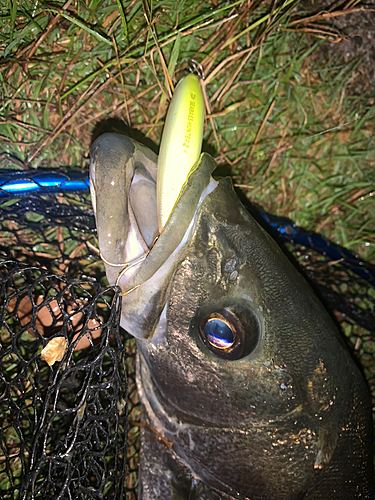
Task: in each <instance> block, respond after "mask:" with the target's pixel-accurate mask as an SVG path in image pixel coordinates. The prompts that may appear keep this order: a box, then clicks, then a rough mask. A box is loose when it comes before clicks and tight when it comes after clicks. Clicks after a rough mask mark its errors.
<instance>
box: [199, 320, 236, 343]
mask: <svg viewBox="0 0 375 500" xmlns="http://www.w3.org/2000/svg"><path fill="white" fill-rule="evenodd" d="M204 334H205V336H206V339H207V341H208V342H209V343H210V344H211V345H212V346H213V347H216V349H228V348H229V347H232V345H233V344H234V341H235V337H234V333H233V331H232V329H231V328H230V327H229V326H228V325H227V324H226V323H225V322H224V321H223V320H221V319H218V318H212V319H209V320H208V321H207V323H206V325H205V326H204Z"/></svg>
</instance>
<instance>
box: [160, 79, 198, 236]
mask: <svg viewBox="0 0 375 500" xmlns="http://www.w3.org/2000/svg"><path fill="white" fill-rule="evenodd" d="M203 123H204V99H203V92H202V88H201V85H200V81H199V78H198V77H197V76H196V75H194V74H192V73H191V74H189V75H187V76H186V77H185V78H183V79H182V80H180V82H179V83H178V85H177V87H176V90H175V92H174V94H173V97H172V100H171V103H170V106H169V109H168V113H167V118H166V120H165V125H164V131H163V135H162V139H161V144H160V151H159V159H158V173H157V183H156V185H157V207H158V210H157V211H158V224H159V231H160V232H161V231H162V230H163V228H164V226H165V224H166V222H167V220H168V218H169V216H170V214H171V212H172V210H173V208H174V206H175V204H176V201H177V199H178V197H179V194H180V192H181V189H182V187H183V186H184V184H185V182H186V180H187V178H188V177H189V174H190V171H191V169H192V168H193V167H194V165H195V163H196V162H197V160H198V158H199V155H200V152H201V149H202V137H203Z"/></svg>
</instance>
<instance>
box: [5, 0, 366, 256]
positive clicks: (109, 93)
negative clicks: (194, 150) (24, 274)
mask: <svg viewBox="0 0 375 500" xmlns="http://www.w3.org/2000/svg"><path fill="white" fill-rule="evenodd" d="M191 5H192V4H191V2H186V1H180V2H178V3H176V2H172V1H163V2H162V1H158V2H155V1H154V2H136V1H132V2H121V1H120V0H117V1H116V2H114V1H104V2H102V1H101V2H98V1H91V2H86V3H82V2H72V1H68V2H66V3H65V4H63V3H55V4H49V3H42V4H37V5H36V6H34V2H31V1H25V2H22V4H21V3H20V2H15V1H8V2H7V4H6V6H5V8H3V9H2V10H1V11H0V14H1V17H0V23H1V30H0V43H1V51H2V52H3V57H2V59H1V66H0V68H1V72H0V82H1V93H2V109H1V116H2V119H1V122H0V140H1V144H2V147H1V150H2V159H3V164H4V165H6V166H10V165H11V166H13V167H14V166H17V168H25V169H27V168H36V167H37V166H41V165H43V166H53V167H59V166H60V165H72V166H82V168H84V169H86V168H87V158H88V156H89V149H90V145H91V142H92V138H93V136H95V135H96V134H97V133H98V130H99V129H100V126H101V125H102V126H105V122H106V121H108V120H110V119H112V125H113V123H114V124H115V128H116V127H117V128H118V129H119V130H121V129H123V128H124V126H125V125H126V127H130V128H131V129H132V130H133V132H134V131H137V133H138V136H137V137H140V138H141V139H142V138H143V139H144V140H145V141H146V142H147V141H151V142H152V144H153V146H154V149H156V150H157V147H158V144H159V143H160V135H161V131H162V126H163V118H164V116H165V112H166V108H167V104H168V99H169V97H170V95H171V91H172V86H173V83H175V82H176V81H177V79H178V77H179V76H181V72H182V71H183V70H184V69H185V68H186V67H187V65H188V63H189V61H190V60H191V59H192V58H194V59H195V60H196V61H197V62H198V63H199V64H201V66H202V68H203V70H204V74H205V86H206V93H207V99H208V101H209V109H208V113H207V120H206V126H205V148H206V149H207V150H208V151H210V152H211V153H212V154H213V155H214V156H215V157H216V159H217V161H218V163H219V164H226V165H229V166H230V168H231V174H232V175H234V176H235V179H236V182H237V183H238V184H240V185H244V186H247V193H248V196H249V198H250V199H251V200H252V201H255V202H257V203H258V204H259V205H261V206H262V207H263V208H264V209H265V210H269V211H270V212H272V213H274V214H278V215H285V216H289V217H290V218H292V219H293V220H295V221H296V222H297V223H298V224H300V225H302V226H304V227H306V228H309V229H315V230H317V231H320V232H322V233H323V234H324V235H325V236H327V237H329V238H331V239H333V240H334V241H335V242H337V243H339V244H341V245H343V246H346V247H348V248H350V249H352V250H353V251H354V252H355V253H358V254H359V255H361V256H362V257H363V258H365V259H367V260H374V258H375V238H374V234H373V221H374V217H375V208H374V203H373V202H372V195H373V192H374V188H373V186H374V180H375V179H374V177H375V174H374V142H373V138H372V128H373V124H374V114H375V107H374V100H373V98H371V96H366V95H362V96H355V95H352V94H351V93H350V89H351V84H352V83H353V80H355V78H356V75H358V71H359V68H358V63H357V64H351V65H350V64H349V65H348V64H346V63H344V62H340V61H335V62H334V61H330V63H329V64H325V65H324V66H322V64H321V62H320V60H319V58H318V57H316V52H317V50H318V49H319V45H320V43H321V42H320V39H319V38H311V37H310V38H307V36H306V31H309V30H310V28H309V25H308V23H307V22H306V21H304V19H305V18H306V17H307V15H306V14H305V13H304V12H303V11H302V10H301V7H296V2H291V1H290V0H287V1H284V2H279V3H277V4H276V6H274V7H272V5H273V4H272V3H271V2H244V3H240V2H224V3H223V2H221V3H220V4H217V3H216V2H215V1H213V0H212V1H211V2H202V3H199V2H194V4H193V7H191ZM272 9H273V10H272ZM318 21H319V19H318ZM315 24H316V21H315ZM300 30H302V32H300ZM320 31H323V29H321V30H320ZM325 32H327V29H325ZM329 36H330V37H331V39H333V36H334V34H333V33H331V34H330V35H329ZM174 62H176V64H174ZM168 68H169V71H170V76H171V79H170V78H169V76H168V75H169V74H168Z"/></svg>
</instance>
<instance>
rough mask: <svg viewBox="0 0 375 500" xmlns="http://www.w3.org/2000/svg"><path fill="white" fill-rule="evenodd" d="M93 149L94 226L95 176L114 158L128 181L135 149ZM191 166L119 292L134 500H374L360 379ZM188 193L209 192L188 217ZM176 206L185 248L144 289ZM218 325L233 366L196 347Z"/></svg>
mask: <svg viewBox="0 0 375 500" xmlns="http://www.w3.org/2000/svg"><path fill="white" fill-rule="evenodd" d="M103 137H104V139H103ZM98 141H99V142H98ZM98 141H97V142H96V143H95V144H94V146H93V151H92V172H95V175H96V180H95V183H94V184H93V187H92V189H94V190H95V198H96V206H94V209H95V210H96V217H97V221H98V220H99V218H98V213H99V212H100V213H101V212H102V211H103V206H104V208H105V206H106V201H105V200H104V199H103V200H102V201H101V200H100V189H101V182H104V183H105V182H106V181H102V180H101V179H102V178H101V177H100V174H99V172H101V171H103V172H105V175H104V174H103V179H104V178H106V176H108V172H109V171H110V169H111V168H112V167H111V165H113V163H114V160H113V159H111V151H112V152H113V151H118V149H119V148H123V150H124V152H123V153H122V155H123V157H124V160H123V164H124V165H125V167H126V168H127V169H128V171H131V170H132V169H134V168H135V167H134V165H135V163H134V161H133V158H134V151H136V150H137V148H138V147H141V146H139V145H138V144H137V143H134V142H133V141H130V140H129V139H127V138H120V136H102V138H99V140H98ZM127 141H128V142H127ZM103 152H104V153H103ZM99 157H100V158H102V157H105V158H106V161H105V162H104V163H103V161H102V160H98V158H99ZM150 158H151V159H152V156H151V154H150ZM200 163H201V165H200V166H201V169H202V170H199V169H198V170H197V171H195V172H194V173H193V174H192V175H191V179H189V182H188V184H187V186H186V188H185V189H184V191H183V193H182V195H181V197H180V200H179V201H178V204H177V206H176V209H175V210H174V211H173V213H172V216H171V219H170V220H169V221H168V223H167V226H166V228H165V230H164V231H163V233H162V234H161V236H160V238H159V240H158V241H157V242H156V244H155V246H154V247H153V249H152V250H151V252H150V254H149V255H148V257H147V258H146V260H145V261H144V263H143V264H141V265H140V268H139V269H138V270H137V271H136V272H135V274H134V275H133V276H132V277H131V278H130V279H129V281H128V282H127V283H124V284H123V285H122V286H123V290H124V291H126V290H127V289H129V288H131V287H132V286H134V283H136V285H140V286H139V287H138V288H137V289H136V290H135V291H131V292H130V293H129V294H128V295H126V296H124V299H123V311H122V315H123V321H122V324H123V326H124V327H126V328H127V329H128V330H129V332H130V333H133V334H134V335H135V336H136V338H137V345H138V349H139V354H138V358H139V359H138V374H137V385H138V389H139V394H140V399H141V402H142V405H143V410H142V411H143V415H142V419H143V422H144V423H147V424H148V425H149V428H144V429H142V449H141V462H140V495H139V498H141V499H142V500H154V499H165V500H172V499H173V500H187V499H190V500H193V499H194V500H198V499H199V500H219V499H223V500H226V499H241V500H333V499H342V500H352V499H357V498H358V499H371V500H373V493H374V485H373V465H372V456H373V447H372V446H373V445H372V443H373V435H372V428H373V427H372V425H373V424H372V418H371V405H370V398H369V394H368V389H367V387H366V384H365V382H364V380H363V378H362V375H361V373H360V371H359V370H358V368H357V366H356V364H355V363H354V361H353V360H352V359H351V357H350V355H349V353H348V351H347V349H346V346H345V344H344V342H343V340H342V337H341V334H340V333H339V332H338V330H337V329H336V326H335V324H334V323H333V321H332V320H331V318H330V316H329V315H328V313H327V312H326V311H325V309H324V307H323V306H322V304H321V303H320V302H319V300H318V299H317V298H316V297H315V295H314V293H313V291H312V290H311V288H310V287H309V285H308V284H307V283H306V282H305V280H304V279H303V278H302V277H301V275H300V274H299V272H298V271H297V270H296V269H295V268H294V266H293V265H292V264H291V263H290V262H289V261H288V259H287V258H286V257H285V255H284V254H283V253H282V252H281V250H280V249H279V247H278V246H277V244H276V243H275V242H274V241H273V240H272V239H271V237H270V236H269V235H268V234H267V233H265V231H264V230H263V229H262V228H261V227H260V226H259V225H258V224H257V222H256V221H255V220H254V219H253V218H252V217H251V216H250V215H249V213H248V212H247V211H246V210H245V209H244V207H243V206H242V204H241V203H240V202H239V200H238V198H237V196H236V194H235V193H234V191H233V188H232V184H231V181H230V180H229V179H222V180H220V181H218V182H216V183H215V182H214V181H210V180H207V178H205V179H206V180H204V179H203V180H202V179H200V177H201V176H203V177H204V176H205V175H206V174H205V172H206V173H207V172H209V173H210V172H212V170H213V169H214V167H215V164H214V162H213V160H212V159H211V158H210V157H209V156H208V155H203V156H202V157H201V160H200ZM125 167H124V168H125ZM201 172H203V173H202V174H201ZM128 178H131V176H130V177H129V176H128ZM200 182H201V184H202V185H203V187H202V191H203V190H204V186H207V185H209V186H211V190H209V192H207V194H206V196H204V197H201V201H200V203H199V206H198V205H197V204H195V205H194V206H192V203H191V198H189V196H191V192H193V191H194V186H197V185H199V183H200ZM207 183H208V184H207ZM130 184H131V183H130ZM130 184H129V183H128V185H127V186H126V189H131V187H130ZM116 196H120V194H119V193H114V197H113V199H115V198H116ZM184 203H185V204H186V207H190V208H189V210H193V215H189V217H188V219H189V218H190V219H189V220H191V218H192V217H193V218H194V221H193V223H192V224H191V226H190V232H189V235H188V238H186V243H185V244H184V245H180V246H177V247H176V248H177V249H175V250H174V251H173V252H172V250H168V251H167V254H168V252H169V254H168V255H166V257H165V260H164V262H165V264H162V265H160V266H159V268H158V271H157V272H155V273H154V274H153V275H152V277H151V278H150V277H149V278H147V279H146V281H144V280H143V278H142V276H143V277H144V276H149V275H148V274H147V272H148V271H147V267H149V268H150V269H151V268H152V266H153V265H154V263H155V262H156V261H157V259H158V258H159V257H158V256H160V255H161V254H162V252H163V248H166V247H167V246H168V242H170V240H171V238H170V237H169V234H171V233H169V232H168V231H169V227H168V224H170V225H171V226H170V227H171V228H172V229H173V228H174V227H176V225H177V224H178V220H182V219H183V217H182V215H181V214H186V213H187V211H188V209H187V208H185V209H184V208H183V207H184ZM180 208H181V210H180ZM179 210H180V212H179ZM175 212H176V213H175ZM175 215H176V218H175V219H174V216H175ZM178 217H179V219H178ZM128 229H129V228H127V230H126V233H127V234H128V233H129V230H128ZM172 229H171V230H170V231H171V232H172ZM105 230H106V231H107V230H108V224H107V225H106V227H105ZM98 231H99V235H100V233H101V232H102V233H103V231H104V227H103V226H101V225H99V224H98ZM164 233H165V234H166V236H165V234H164ZM101 241H102V244H103V246H104V249H105V244H104V243H103V238H102V240H101ZM121 244H122V245H123V246H124V242H122V243H121ZM101 250H102V251H103V249H102V248H101ZM158 252H159V253H158ZM153 255H155V257H153ZM170 255H172V257H171V256H170ZM176 255H177V257H176ZM128 256H129V255H128ZM126 258H127V255H123V256H121V259H125V260H123V262H126ZM133 258H134V256H132V258H130V259H127V260H133ZM121 259H120V260H121ZM172 261H173V262H172ZM170 262H172V264H170ZM142 266H144V267H143V269H142ZM165 267H166V268H167V269H168V270H167V271H163V269H164V268H165ZM112 270H113V269H112ZM141 273H143V275H142V274H141ZM137 274H138V276H139V277H138V278H137ZM149 274H150V273H149ZM159 276H161V278H160V289H158V288H157V287H156V283H158V279H159ZM137 280H138V281H137ZM150 283H152V286H151V285H150ZM144 297H147V300H148V302H149V303H152V305H153V307H152V310H151V309H150V308H147V307H146V306H145V305H144V304H146V301H145V300H144ZM137 302H138V303H139V304H141V306H142V307H141V309H142V310H141V311H137V309H136V305H137ZM129 311H130V312H134V317H132V319H129V318H128V317H127V314H128V312H129ZM155 311H156V312H155ZM220 311H227V313H225V314H228V315H229V316H228V318H234V320H233V321H234V322H235V324H236V328H238V331H239V332H242V333H241V335H243V337H241V335H239V337H238V338H240V340H239V344H238V345H239V347H238V349H239V351H238V353H237V354H236V355H235V356H234V357H235V358H238V359H226V354H225V352H224V351H225V350H216V351H215V352H213V351H212V350H211V349H210V348H209V344H208V342H207V340H205V338H204V336H202V334H201V333H200V328H201V325H202V324H204V321H205V318H207V317H210V315H212V314H214V313H217V312H220ZM228 311H229V312H228ZM148 318H149V320H150V321H149V322H148ZM228 321H229V320H228ZM230 321H232V320H231V319H230ZM230 321H229V322H230ZM137 322H138V323H137ZM139 322H141V323H142V331H143V332H144V333H140V330H139V328H138V327H137V326H136V323H137V324H139ZM132 329H133V331H132ZM236 331H237V330H236ZM236 338H237V337H236ZM156 433H157V434H156ZM158 436H159V437H158Z"/></svg>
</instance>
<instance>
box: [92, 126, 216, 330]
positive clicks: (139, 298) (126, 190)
mask: <svg viewBox="0 0 375 500" xmlns="http://www.w3.org/2000/svg"><path fill="white" fill-rule="evenodd" d="M176 168H178V165H176ZM215 168H216V163H215V162H214V160H213V159H212V158H211V157H210V156H209V155H208V154H205V153H203V154H202V155H201V157H200V159H199V160H198V162H197V164H196V168H195V169H193V171H192V172H191V173H190V175H189V177H188V179H187V180H186V183H185V185H184V187H183V189H182V190H181V193H180V196H179V198H178V200H177V202H176V204H175V206H174V208H173V211H172V213H171V214H170V217H169V219H168V221H167V223H166V225H165V227H164V229H163V231H162V232H161V234H160V235H159V231H158V213H157V203H156V188H157V185H156V177H157V175H156V174H157V156H156V155H155V154H154V153H153V152H152V151H150V150H149V149H148V148H146V147H145V146H143V145H141V144H139V143H137V142H136V141H133V140H132V139H130V138H128V137H126V136H122V135H119V134H104V135H102V136H100V137H99V138H98V139H97V140H96V141H95V143H94V144H93V146H92V149H91V166H90V179H91V182H90V191H91V197H92V203H93V208H94V213H95V217H96V225H97V230H98V239H99V248H100V251H101V257H102V259H103V261H104V264H105V267H106V273H107V278H108V281H109V283H110V284H111V285H118V286H119V287H120V288H121V293H122V295H123V300H122V304H123V310H124V311H125V313H123V315H122V318H121V326H122V327H123V328H125V329H126V330H128V331H129V332H130V333H131V334H132V335H133V336H134V337H136V338H141V339H146V338H147V339H151V338H152V337H153V336H154V334H155V331H156V330H155V329H156V327H157V324H158V322H159V318H160V316H161V313H162V311H163V309H164V307H165V304H166V302H167V289H168V284H169V282H170V279H171V277H172V274H173V272H174V270H175V269H176V267H177V265H178V263H179V262H181V260H182V259H183V258H184V256H185V254H186V247H187V244H188V242H189V240H190V239H191V235H192V233H193V231H194V228H195V225H196V222H197V220H198V218H199V212H200V207H201V204H202V202H203V200H204V199H205V198H206V196H208V195H209V194H210V193H211V192H212V191H213V190H214V189H215V188H216V187H217V185H218V183H217V181H215V180H213V179H212V177H211V174H212V172H213V170H214V169H215ZM146 320H147V321H146ZM146 323H147V324H146ZM150 325H151V326H150Z"/></svg>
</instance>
